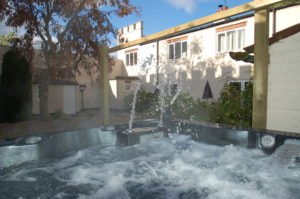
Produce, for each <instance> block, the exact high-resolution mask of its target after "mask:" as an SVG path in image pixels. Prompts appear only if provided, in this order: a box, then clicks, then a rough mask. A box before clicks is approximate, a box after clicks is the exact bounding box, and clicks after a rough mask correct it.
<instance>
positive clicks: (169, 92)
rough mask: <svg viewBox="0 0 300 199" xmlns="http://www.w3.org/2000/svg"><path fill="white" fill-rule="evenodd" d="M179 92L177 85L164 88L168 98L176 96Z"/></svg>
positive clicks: (168, 85)
mask: <svg viewBox="0 0 300 199" xmlns="http://www.w3.org/2000/svg"><path fill="white" fill-rule="evenodd" d="M177 90H178V86H177V84H167V85H165V87H164V92H165V95H166V96H174V95H175V94H176V92H177Z"/></svg>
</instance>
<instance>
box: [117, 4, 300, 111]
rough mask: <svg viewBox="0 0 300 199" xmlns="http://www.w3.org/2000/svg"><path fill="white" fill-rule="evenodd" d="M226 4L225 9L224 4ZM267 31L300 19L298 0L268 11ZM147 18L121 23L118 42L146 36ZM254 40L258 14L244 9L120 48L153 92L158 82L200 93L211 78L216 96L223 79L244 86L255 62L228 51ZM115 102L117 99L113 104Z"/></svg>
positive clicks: (126, 62)
mask: <svg viewBox="0 0 300 199" xmlns="http://www.w3.org/2000/svg"><path fill="white" fill-rule="evenodd" d="M221 10H222V9H221ZM269 18H270V28H269V36H270V37H271V36H272V35H273V34H275V33H276V32H278V31H281V30H283V29H286V28H288V27H290V26H293V25H295V24H297V23H299V22H300V5H299V3H298V4H294V5H290V6H286V7H281V8H277V9H273V10H271V11H270V17H269ZM142 31H143V23H142V22H137V23H135V24H131V25H128V26H125V27H123V28H120V29H119V39H118V41H119V44H123V43H126V42H130V41H133V40H136V39H139V38H141V37H143V32H142ZM253 43H254V16H253V14H251V13H250V14H246V15H242V16H237V17H230V18H227V19H225V20H221V21H217V22H214V23H210V24H206V25H204V26H200V27H196V28H193V29H191V30H187V31H183V32H179V33H175V34H172V35H170V36H166V37H163V38H159V39H157V40H155V41H150V42H145V43H143V44H140V45H136V46H132V47H129V48H125V49H122V50H119V51H118V52H117V59H119V60H122V61H123V63H124V67H125V70H124V71H125V72H124V71H123V72H124V73H126V74H127V75H128V76H130V77H131V76H134V77H139V79H140V80H141V88H142V89H145V90H146V91H148V92H154V90H155V89H156V88H157V83H160V84H162V85H163V87H164V90H166V92H167V93H171V92H170V91H168V90H170V89H171V88H176V87H177V89H179V90H181V91H182V92H188V93H190V94H191V95H192V96H193V97H195V98H199V99H202V97H203V96H204V92H205V85H206V84H207V82H208V83H209V85H210V88H211V91H212V97H213V99H212V100H217V99H218V98H219V96H220V90H221V89H222V88H223V86H224V83H225V82H228V81H229V82H231V83H234V84H237V85H238V86H239V87H240V89H243V88H244V87H245V86H246V84H247V82H248V81H249V79H250V78H251V71H252V69H253V65H252V64H251V63H245V62H243V61H238V62H236V61H234V60H232V59H231V58H230V56H229V52H230V51H241V50H243V48H244V47H246V46H249V45H252V44H253ZM112 106H113V105H112Z"/></svg>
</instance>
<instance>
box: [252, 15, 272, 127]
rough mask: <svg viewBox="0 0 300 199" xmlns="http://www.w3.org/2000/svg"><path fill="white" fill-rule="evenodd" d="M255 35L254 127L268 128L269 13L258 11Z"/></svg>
mask: <svg viewBox="0 0 300 199" xmlns="http://www.w3.org/2000/svg"><path fill="white" fill-rule="evenodd" d="M254 19H255V30H254V31H255V33H254V54H255V56H254V77H253V113H252V127H253V128H255V129H266V128H267V97H268V65H269V12H268V10H260V11H256V12H255V15H254Z"/></svg>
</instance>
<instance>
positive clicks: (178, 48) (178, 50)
mask: <svg viewBox="0 0 300 199" xmlns="http://www.w3.org/2000/svg"><path fill="white" fill-rule="evenodd" d="M178 58H181V42H178V43H176V44H175V59H178Z"/></svg>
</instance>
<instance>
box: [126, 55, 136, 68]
mask: <svg viewBox="0 0 300 199" xmlns="http://www.w3.org/2000/svg"><path fill="white" fill-rule="evenodd" d="M125 65H126V66H135V65H137V52H130V53H126V54H125Z"/></svg>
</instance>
